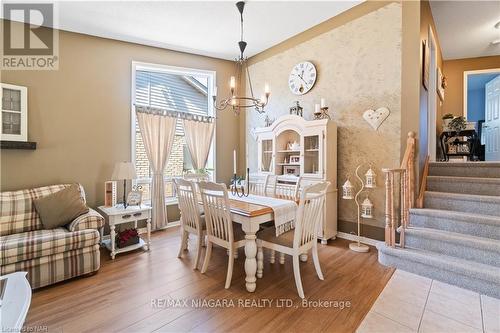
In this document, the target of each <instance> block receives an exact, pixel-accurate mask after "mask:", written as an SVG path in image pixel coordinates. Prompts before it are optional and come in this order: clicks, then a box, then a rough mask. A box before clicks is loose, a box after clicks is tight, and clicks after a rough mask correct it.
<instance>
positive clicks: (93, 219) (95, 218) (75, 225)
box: [66, 208, 104, 231]
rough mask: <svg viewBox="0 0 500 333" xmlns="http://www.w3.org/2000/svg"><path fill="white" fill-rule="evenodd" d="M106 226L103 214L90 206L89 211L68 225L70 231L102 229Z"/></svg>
mask: <svg viewBox="0 0 500 333" xmlns="http://www.w3.org/2000/svg"><path fill="white" fill-rule="evenodd" d="M103 226H104V217H102V215H101V214H99V213H98V212H96V211H95V210H93V209H92V208H89V211H88V212H87V213H85V214H83V215H80V216H78V217H77V218H76V219H74V220H73V221H72V222H71V223H70V224H68V225H67V226H66V228H67V229H68V230H69V231H80V230H85V229H100V228H102V227H103Z"/></svg>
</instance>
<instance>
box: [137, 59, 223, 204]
mask: <svg viewBox="0 0 500 333" xmlns="http://www.w3.org/2000/svg"><path fill="white" fill-rule="evenodd" d="M214 82H215V72H212V71H203V70H195V69H188V68H178V67H170V66H164V65H154V64H144V63H137V62H133V64H132V117H131V119H132V160H133V162H134V164H135V168H136V171H137V177H138V179H137V180H136V184H137V185H140V186H142V190H143V198H144V199H145V200H149V199H150V184H151V168H150V166H149V161H148V158H147V156H146V151H145V149H144V144H143V142H142V137H141V132H140V130H139V125H138V123H137V119H136V117H135V107H134V104H140V105H147V106H152V107H159V108H164V109H168V110H172V111H178V112H188V113H192V114H198V115H209V116H211V115H213V106H212V97H211V96H212V91H213V84H214ZM214 138H215V135H214ZM214 140H215V139H214ZM214 146H215V145H214V144H213V143H212V150H211V152H210V156H209V159H208V163H207V168H208V169H209V170H211V172H212V173H214V172H215V170H214V165H215V164H214V153H213V150H214ZM191 169H192V164H191V161H190V155H189V151H188V149H187V146H186V143H185V141H184V130H183V127H182V120H180V119H178V120H177V128H176V132H175V139H174V144H173V146H172V153H171V155H170V157H169V159H168V162H167V166H166V168H165V172H164V176H165V196H166V197H167V198H169V197H173V196H174V195H175V193H174V191H173V183H172V178H173V177H177V176H182V175H183V174H184V173H185V172H186V171H188V170H191ZM212 176H214V175H212Z"/></svg>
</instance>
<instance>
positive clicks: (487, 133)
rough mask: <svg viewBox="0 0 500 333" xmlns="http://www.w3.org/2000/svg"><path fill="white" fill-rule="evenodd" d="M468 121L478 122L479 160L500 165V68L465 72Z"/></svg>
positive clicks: (465, 107) (465, 99) (465, 103)
mask: <svg viewBox="0 0 500 333" xmlns="http://www.w3.org/2000/svg"><path fill="white" fill-rule="evenodd" d="M463 94H464V117H466V118H467V120H468V121H470V122H474V123H475V124H476V125H475V127H476V131H477V133H478V138H479V140H480V144H479V153H478V156H479V160H482V161H500V68H496V69H487V70H476V71H465V72H464V93H463Z"/></svg>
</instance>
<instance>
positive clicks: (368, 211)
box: [361, 197, 373, 219]
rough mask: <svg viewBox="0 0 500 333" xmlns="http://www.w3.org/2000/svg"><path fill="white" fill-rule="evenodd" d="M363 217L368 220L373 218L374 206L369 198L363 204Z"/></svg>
mask: <svg viewBox="0 0 500 333" xmlns="http://www.w3.org/2000/svg"><path fill="white" fill-rule="evenodd" d="M361 217H364V218H366V219H371V218H373V204H372V202H371V201H370V199H368V197H366V199H365V200H363V202H362V203H361Z"/></svg>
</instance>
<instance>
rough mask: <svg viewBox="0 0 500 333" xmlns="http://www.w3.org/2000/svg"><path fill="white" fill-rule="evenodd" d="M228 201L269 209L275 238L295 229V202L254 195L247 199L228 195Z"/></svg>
mask: <svg viewBox="0 0 500 333" xmlns="http://www.w3.org/2000/svg"><path fill="white" fill-rule="evenodd" d="M229 199H231V200H239V201H243V202H248V203H251V204H256V205H261V206H265V207H269V208H271V209H272V210H273V213H274V225H275V227H276V236H279V235H281V234H283V233H285V232H287V231H289V230H291V229H293V228H294V227H295V224H294V222H295V215H296V212H297V203H296V202H295V201H291V200H284V199H277V198H271V197H263V196H260V195H254V194H250V195H249V196H248V197H238V196H236V195H233V194H231V193H229Z"/></svg>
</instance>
